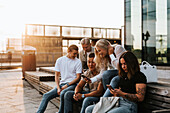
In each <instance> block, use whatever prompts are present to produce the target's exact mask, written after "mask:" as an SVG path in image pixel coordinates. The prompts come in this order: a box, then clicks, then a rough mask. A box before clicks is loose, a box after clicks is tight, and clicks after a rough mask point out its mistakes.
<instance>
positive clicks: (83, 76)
mask: <svg viewBox="0 0 170 113" xmlns="http://www.w3.org/2000/svg"><path fill="white" fill-rule="evenodd" d="M81 76H82V77H83V78H86V79H87V80H89V81H91V80H90V78H88V77H86V76H85V75H83V74H82V75H81Z"/></svg>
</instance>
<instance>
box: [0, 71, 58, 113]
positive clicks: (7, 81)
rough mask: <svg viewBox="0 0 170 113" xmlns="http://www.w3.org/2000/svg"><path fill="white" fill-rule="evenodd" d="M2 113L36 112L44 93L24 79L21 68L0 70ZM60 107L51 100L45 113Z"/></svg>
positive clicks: (0, 104)
mask: <svg viewBox="0 0 170 113" xmlns="http://www.w3.org/2000/svg"><path fill="white" fill-rule="evenodd" d="M0 80H1V82H0V92H1V94H0V113H35V112H36V110H37V109H38V106H39V104H40V101H41V99H42V95H41V94H39V92H38V91H37V90H36V89H35V88H33V87H32V86H31V85H30V84H28V82H26V81H24V80H22V71H21V69H17V70H0ZM56 111H58V108H56V106H54V105H53V104H52V103H51V102H49V104H48V106H47V109H46V111H45V113H56Z"/></svg>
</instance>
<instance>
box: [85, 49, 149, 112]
mask: <svg viewBox="0 0 170 113" xmlns="http://www.w3.org/2000/svg"><path fill="white" fill-rule="evenodd" d="M118 69H119V76H120V82H119V84H118V86H119V88H117V89H116V88H115V89H111V90H110V93H111V94H112V96H117V97H120V99H119V106H118V107H115V108H112V109H111V110H110V111H108V112H107V113H137V102H141V101H143V100H144V97H145V92H146V81H147V80H146V76H145V75H144V74H143V73H142V72H140V68H139V63H138V60H137V58H136V56H135V55H134V54H133V53H132V52H125V53H123V54H122V55H121V56H120V59H119V66H118ZM93 107H94V105H92V106H88V107H87V108H86V113H91V112H92V110H93Z"/></svg>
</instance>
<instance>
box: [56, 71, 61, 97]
mask: <svg viewBox="0 0 170 113" xmlns="http://www.w3.org/2000/svg"><path fill="white" fill-rule="evenodd" d="M55 83H56V85H57V92H58V94H60V91H61V89H60V85H59V84H60V72H58V71H55Z"/></svg>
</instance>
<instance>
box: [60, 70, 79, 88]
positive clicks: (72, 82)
mask: <svg viewBox="0 0 170 113" xmlns="http://www.w3.org/2000/svg"><path fill="white" fill-rule="evenodd" d="M76 76H77V77H76V79H74V80H72V81H71V82H69V83H68V85H69V86H70V85H73V84H76V83H78V82H79V81H80V78H81V73H77V74H76ZM68 85H67V84H66V85H64V86H63V87H62V90H63V89H65V88H67V87H68Z"/></svg>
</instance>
